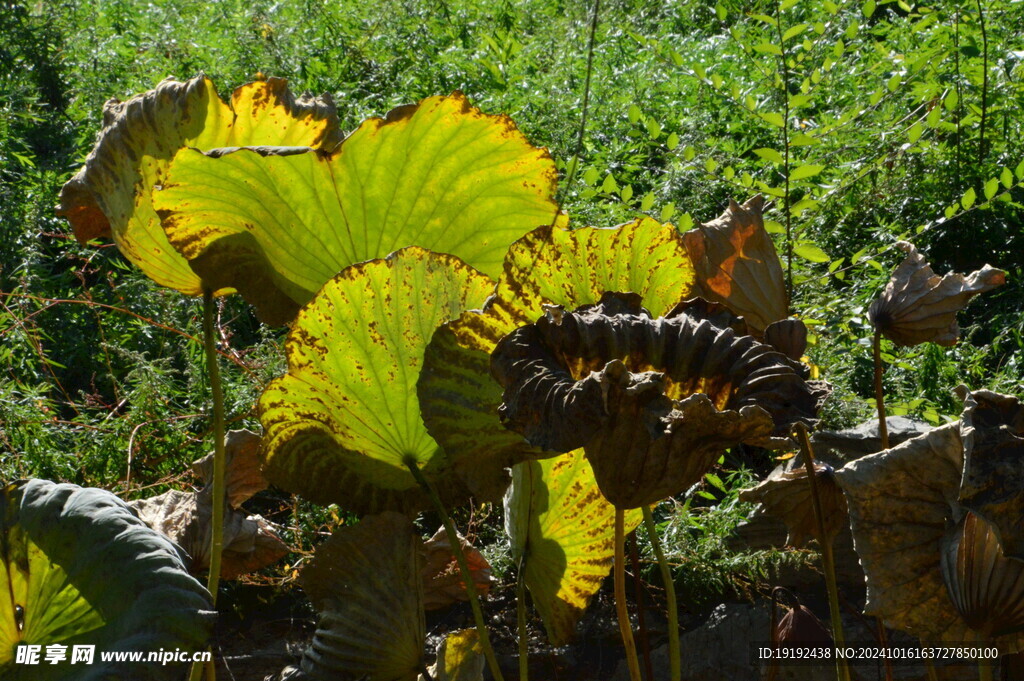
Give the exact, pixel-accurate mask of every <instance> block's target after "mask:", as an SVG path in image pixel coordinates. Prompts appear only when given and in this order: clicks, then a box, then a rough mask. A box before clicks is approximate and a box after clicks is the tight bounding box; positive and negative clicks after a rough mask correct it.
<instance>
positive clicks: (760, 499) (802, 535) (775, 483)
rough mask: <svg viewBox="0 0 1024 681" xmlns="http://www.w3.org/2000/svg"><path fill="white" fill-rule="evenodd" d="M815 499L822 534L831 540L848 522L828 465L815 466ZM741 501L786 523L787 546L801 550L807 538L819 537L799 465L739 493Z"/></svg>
mask: <svg viewBox="0 0 1024 681" xmlns="http://www.w3.org/2000/svg"><path fill="white" fill-rule="evenodd" d="M814 475H815V479H816V482H817V488H818V498H819V499H820V500H821V512H822V517H823V519H824V521H825V534H826V535H827V537H826V538H827V539H828V540H829V541H831V540H832V539H833V538H834V537H835V536H836V535H837V534H839V532H840V531H842V529H843V528H844V527H846V524H847V522H848V516H847V512H846V499H845V498H844V497H843V492H842V490H840V489H839V486H838V485H837V484H836V480H835V471H834V470H833V469H832V467H831V466H829V465H828V464H827V463H819V462H817V461H816V462H815V463H814ZM740 500H741V501H750V502H755V503H759V504H761V506H762V507H763V508H764V511H765V513H767V514H768V515H771V516H774V517H776V518H779V519H780V520H782V521H783V522H785V523H786V528H787V529H788V530H789V536H788V537H787V539H786V543H787V544H788V545H789V546H792V547H794V548H801V547H803V546H804V545H805V544H806V543H807V540H808V539H811V538H814V537H816V536H817V534H818V527H817V520H816V519H815V517H814V507H813V504H812V501H811V489H810V485H809V484H808V481H807V468H806V467H805V466H804V465H803V464H799V465H797V466H796V467H794V468H792V469H790V470H780V469H776V470H774V471H772V473H771V475H769V476H768V478H767V479H766V480H763V481H761V482H760V483H759V484H757V485H756V486H754V487H752V488H750V489H745V490H742V491H741V492H740Z"/></svg>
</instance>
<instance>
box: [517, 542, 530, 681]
mask: <svg viewBox="0 0 1024 681" xmlns="http://www.w3.org/2000/svg"><path fill="white" fill-rule="evenodd" d="M525 566H526V552H525V551H524V552H523V555H521V556H519V567H518V569H517V570H516V627H517V629H518V632H517V633H518V636H519V681H528V677H529V666H530V665H529V661H530V660H529V656H530V655H529V644H530V642H529V641H528V640H527V638H526V578H525V577H524V576H523V568H524V567H525Z"/></svg>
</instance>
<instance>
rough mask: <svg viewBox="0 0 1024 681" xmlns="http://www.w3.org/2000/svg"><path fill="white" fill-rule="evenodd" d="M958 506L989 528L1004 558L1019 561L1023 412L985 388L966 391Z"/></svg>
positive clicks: (1023, 516) (1023, 552) (1023, 525)
mask: <svg viewBox="0 0 1024 681" xmlns="http://www.w3.org/2000/svg"><path fill="white" fill-rule="evenodd" d="M960 423H961V426H960V435H961V437H962V438H963V441H964V473H963V478H962V480H961V482H960V496H959V501H960V503H961V504H962V505H963V506H964V507H965V508H967V509H969V510H971V511H974V512H975V513H977V514H978V515H980V516H981V517H983V518H984V519H985V520H987V521H988V522H989V523H991V524H992V526H993V529H994V531H995V533H996V536H997V537H998V538H999V543H1000V545H1001V546H1002V548H1003V551H1005V553H1006V555H1007V556H1011V557H1013V558H1020V559H1024V408H1022V406H1021V404H1020V400H1018V399H1017V398H1016V397H1013V396H1010V395H1000V394H999V393H995V392H991V391H989V390H978V391H975V392H972V393H967V394H966V395H965V400H964V413H963V416H962V418H961V421H960Z"/></svg>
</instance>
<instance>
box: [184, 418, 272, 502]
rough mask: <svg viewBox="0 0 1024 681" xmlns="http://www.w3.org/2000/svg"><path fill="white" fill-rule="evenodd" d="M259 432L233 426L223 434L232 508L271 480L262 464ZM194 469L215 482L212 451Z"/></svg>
mask: <svg viewBox="0 0 1024 681" xmlns="http://www.w3.org/2000/svg"><path fill="white" fill-rule="evenodd" d="M260 442H261V440H260V436H259V435H257V434H256V433H254V432H252V431H251V430H232V431H229V432H228V433H227V435H225V436H224V473H225V476H226V479H225V480H224V487H225V490H226V495H225V498H226V499H227V501H228V504H230V505H231V507H232V508H241V507H242V504H243V503H244V502H246V501H248V500H249V499H250V498H252V496H253V495H254V494H256V493H257V492H261V491H263V490H265V489H266V488H267V487H268V486H269V484H270V483H268V482H267V478H266V477H265V476H264V475H263V471H262V470H261V469H260V467H261V466H262V465H263V458H262V457H261V456H260ZM192 472H193V473H195V474H196V475H197V476H199V478H200V479H201V480H202V481H203V482H204V483H205V484H207V485H210V484H212V483H213V452H210V453H209V454H207V455H206V456H204V457H203V458H201V459H199V460H198V461H195V462H193V463H192Z"/></svg>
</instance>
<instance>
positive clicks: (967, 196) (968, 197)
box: [960, 187, 978, 210]
mask: <svg viewBox="0 0 1024 681" xmlns="http://www.w3.org/2000/svg"><path fill="white" fill-rule="evenodd" d="M977 198H978V195H977V193H975V191H974V187H971V188H970V189H968V190H967V191H965V192H964V195H963V198H961V199H960V205H961V206H963V207H964V210H967V209H968V208H970V207H971V206H973V205H974V201H975V200H976V199H977Z"/></svg>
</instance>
